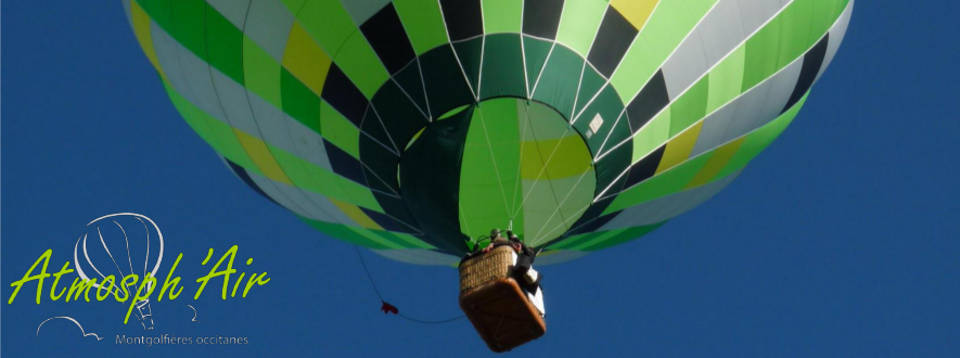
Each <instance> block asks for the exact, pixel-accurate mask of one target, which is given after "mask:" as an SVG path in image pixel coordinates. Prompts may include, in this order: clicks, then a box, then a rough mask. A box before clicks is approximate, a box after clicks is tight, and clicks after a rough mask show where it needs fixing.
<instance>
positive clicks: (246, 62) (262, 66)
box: [243, 37, 303, 108]
mask: <svg viewBox="0 0 960 358" xmlns="http://www.w3.org/2000/svg"><path fill="white" fill-rule="evenodd" d="M280 71H281V67H280V64H279V63H277V61H276V60H274V59H273V57H270V54H268V53H267V52H266V51H264V50H263V49H262V48H260V47H259V46H257V45H256V44H254V43H253V41H252V40H250V38H249V37H244V38H243V85H244V87H246V88H247V89H249V90H250V91H251V92H253V93H256V94H257V95H259V96H260V98H263V99H264V100H266V101H267V102H269V103H270V104H273V105H274V106H275V107H277V108H283V100H282V96H281V82H282V81H283V80H282V78H281V72H280ZM283 72H286V71H285V70H284V71H283ZM288 75H289V74H288ZM300 86H301V87H302V86H303V85H302V84H301V85H300Z"/></svg>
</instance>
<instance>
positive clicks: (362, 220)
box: [328, 198, 383, 230]
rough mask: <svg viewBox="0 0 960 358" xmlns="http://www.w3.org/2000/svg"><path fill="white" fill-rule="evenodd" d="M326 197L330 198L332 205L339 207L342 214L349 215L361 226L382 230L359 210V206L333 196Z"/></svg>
mask: <svg viewBox="0 0 960 358" xmlns="http://www.w3.org/2000/svg"><path fill="white" fill-rule="evenodd" d="M328 199H330V202H332V203H333V205H336V206H337V207H338V208H340V211H342V212H343V213H344V214H347V217H349V218H350V219H353V221H355V222H356V223H357V224H359V225H360V226H361V227H364V228H367V229H374V230H383V228H382V227H380V225H377V223H376V222H374V221H373V219H371V218H370V217H369V216H367V214H366V213H364V212H363V210H360V207H358V206H356V205H353V204H350V203H345V202H342V201H339V200H337V199H334V198H328Z"/></svg>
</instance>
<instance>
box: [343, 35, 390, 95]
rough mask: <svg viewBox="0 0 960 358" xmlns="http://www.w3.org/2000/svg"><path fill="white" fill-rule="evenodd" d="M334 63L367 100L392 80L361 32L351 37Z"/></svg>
mask: <svg viewBox="0 0 960 358" xmlns="http://www.w3.org/2000/svg"><path fill="white" fill-rule="evenodd" d="M333 62H334V63H336V64H337V67H340V69H341V70H343V73H344V74H346V75H347V77H349V78H350V81H352V82H353V84H355V85H357V88H359V89H360V92H363V95H364V96H366V97H367V99H370V98H373V95H374V94H376V93H377V90H378V89H380V86H381V85H383V83H384V82H386V81H387V79H389V78H390V74H388V73H387V69H386V68H385V67H383V63H382V62H380V58H379V57H377V54H376V53H375V52H373V48H372V47H370V44H369V43H367V38H366V37H363V33H361V32H360V31H357V32H354V33H353V35H350V37H349V38H348V39H347V41H346V42H345V43H344V44H343V47H341V48H340V52H338V53H337V56H336V57H335V58H334V60H333Z"/></svg>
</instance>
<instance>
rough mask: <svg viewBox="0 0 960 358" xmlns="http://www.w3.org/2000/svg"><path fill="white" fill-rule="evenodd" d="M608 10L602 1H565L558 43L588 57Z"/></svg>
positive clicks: (558, 32) (605, 3)
mask: <svg viewBox="0 0 960 358" xmlns="http://www.w3.org/2000/svg"><path fill="white" fill-rule="evenodd" d="M518 3H519V1H518ZM606 10H607V2H606V1H602V0H570V1H565V2H564V3H563V15H562V16H561V17H560V28H559V30H558V31H557V42H560V43H562V44H564V45H567V46H569V47H570V48H572V49H573V50H574V51H576V52H577V53H579V54H580V55H582V56H583V57H587V54H588V53H589V52H590V45H591V44H592V43H593V38H594V37H596V35H597V31H598V30H599V29H600V22H601V21H602V20H603V14H604V13H605V12H606Z"/></svg>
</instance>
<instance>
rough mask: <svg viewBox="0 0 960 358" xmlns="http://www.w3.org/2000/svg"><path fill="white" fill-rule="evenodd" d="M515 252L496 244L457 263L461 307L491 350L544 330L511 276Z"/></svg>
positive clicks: (509, 346)
mask: <svg viewBox="0 0 960 358" xmlns="http://www.w3.org/2000/svg"><path fill="white" fill-rule="evenodd" d="M516 258H517V254H516V252H514V251H513V248H511V247H510V246H499V247H496V248H494V249H493V250H491V251H490V252H488V253H486V254H483V255H480V256H476V257H472V258H470V259H468V260H466V261H464V262H463V263H461V264H460V308H461V309H463V312H464V313H465V314H466V316H467V318H469V319H470V322H471V323H473V326H474V328H476V330H477V333H479V334H480V337H481V338H483V340H484V341H485V342H486V343H487V346H488V347H490V349H491V350H493V351H494V352H505V351H508V350H510V349H513V348H515V347H517V346H519V345H522V344H524V343H526V342H529V341H531V340H534V339H536V338H539V337H540V336H542V335H543V334H544V333H546V330H547V326H546V323H545V322H544V320H543V317H541V316H540V312H539V311H538V310H537V308H536V306H534V305H533V304H532V303H530V301H529V300H528V299H527V295H526V293H525V292H524V291H523V289H521V288H520V285H518V284H517V281H516V280H515V279H514V278H513V277H512V269H513V265H514V263H515V262H516Z"/></svg>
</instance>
